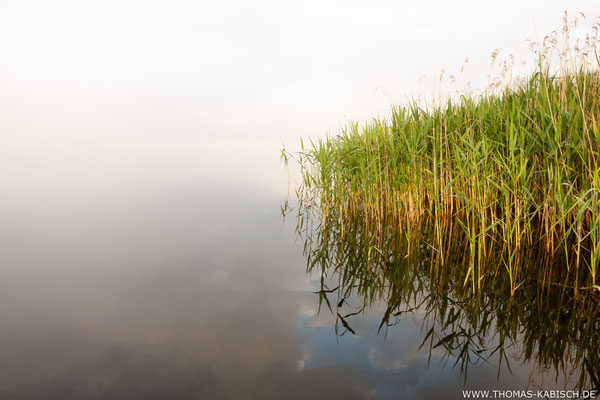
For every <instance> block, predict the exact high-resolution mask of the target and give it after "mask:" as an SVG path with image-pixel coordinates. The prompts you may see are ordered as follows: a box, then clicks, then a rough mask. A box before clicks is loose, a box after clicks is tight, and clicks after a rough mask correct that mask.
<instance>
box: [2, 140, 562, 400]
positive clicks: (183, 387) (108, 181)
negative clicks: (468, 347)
mask: <svg viewBox="0 0 600 400" xmlns="http://www.w3.org/2000/svg"><path fill="white" fill-rule="evenodd" d="M278 147H279V144H278V143H275V144H271V143H258V144H251V143H225V144H198V145H189V144H188V145H147V146H133V145H102V146H98V145H81V146H61V145H56V146H52V145H48V146H44V147H37V148H32V147H27V146H21V147H19V146H13V147H6V148H4V150H3V152H4V153H5V155H4V156H3V158H2V160H1V161H0V167H1V168H0V180H1V181H2V182H3V199H2V207H1V208H0V244H1V247H2V251H1V253H0V273H1V276H2V278H1V279H0V321H2V322H1V325H0V354H1V355H2V356H1V357H0V398H10V399H38V398H52V399H87V398H90V399H137V398H140V399H166V398H173V399H175V398H177V399H183V398H220V399H237V398H256V399H265V398H273V399H280V398H299V399H300V398H301V399H304V398H328V399H330V398H344V399H351V398H357V399H363V398H395V399H432V398H462V396H461V392H460V391H461V390H462V389H463V388H476V389H495V388H516V389H526V388H527V387H528V382H529V381H530V378H531V376H532V375H531V374H532V372H531V368H530V366H529V365H527V364H525V365H521V364H520V362H519V361H518V360H519V354H512V357H513V358H514V359H515V360H517V361H516V362H513V363H512V364H511V368H512V374H511V373H510V372H509V371H508V370H507V369H506V368H505V367H503V368H501V369H500V371H498V367H497V362H494V361H493V360H491V361H490V362H489V363H486V362H480V363H478V364H477V365H474V366H472V367H471V368H470V369H469V373H468V379H467V380H466V383H465V381H464V376H463V375H462V374H461V371H460V369H459V368H454V369H453V368H452V364H453V363H452V362H451V363H449V365H446V367H444V366H443V365H444V363H443V362H442V361H443V359H444V354H443V352H442V351H441V350H440V349H439V348H438V349H433V350H431V351H430V350H428V349H426V348H422V349H421V350H418V348H419V346H420V345H421V343H422V341H423V338H424V334H425V332H424V331H423V329H422V324H423V316H422V315H421V314H419V313H418V312H416V313H412V314H407V315H406V316H405V317H403V318H401V320H400V321H399V323H398V324H397V325H396V326H394V327H392V328H390V329H388V330H387V333H386V334H384V333H381V334H379V335H378V334H377V328H378V326H379V323H380V319H381V315H382V313H383V311H384V307H377V306H374V307H373V308H371V309H370V310H368V311H367V312H365V313H364V314H360V315H357V316H354V317H353V322H352V323H353V325H352V329H353V330H354V331H355V333H356V334H355V335H353V334H350V333H349V332H348V333H347V334H345V335H343V336H340V335H339V333H341V332H340V331H339V330H338V334H336V332H335V322H336V319H335V317H334V316H333V315H332V314H331V313H330V312H329V310H327V309H321V312H320V313H319V314H318V313H317V311H318V307H319V297H318V295H316V294H315V293H314V292H315V291H317V290H319V288H320V282H319V278H320V277H319V276H316V275H314V274H313V275H307V274H306V259H305V256H304V255H303V251H302V243H298V242H296V240H295V232H294V230H295V223H296V221H295V220H293V219H288V220H286V222H285V223H284V224H282V218H281V215H280V205H281V203H282V202H283V200H284V199H285V196H286V190H287V177H286V176H285V171H284V169H283V167H282V166H281V165H280V163H279V153H278ZM513 353H515V351H513ZM509 355H510V352H509ZM533 375H534V376H535V377H538V375H539V374H538V373H537V372H535V373H534V374H533ZM547 375H548V377H547V378H544V376H541V378H543V379H537V380H536V385H539V384H540V382H542V383H543V384H544V385H545V386H544V387H546V388H552V387H559V386H560V382H558V383H555V382H554V380H553V375H552V374H547ZM498 377H499V382H497V378H498ZM530 386H531V385H530ZM533 387H536V386H533Z"/></svg>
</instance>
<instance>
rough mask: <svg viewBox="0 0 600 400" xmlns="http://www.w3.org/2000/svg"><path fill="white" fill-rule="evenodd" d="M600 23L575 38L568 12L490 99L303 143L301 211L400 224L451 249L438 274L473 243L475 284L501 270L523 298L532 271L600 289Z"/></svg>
mask: <svg viewBox="0 0 600 400" xmlns="http://www.w3.org/2000/svg"><path fill="white" fill-rule="evenodd" d="M598 27H600V24H598V23H597V22H596V23H595V24H594V27H593V34H592V35H588V36H587V37H586V40H585V43H582V42H581V41H578V42H577V43H576V44H575V46H573V45H572V44H571V43H572V39H571V38H570V36H569V32H570V31H569V28H570V25H569V22H568V21H567V19H566V16H565V26H564V27H563V29H562V30H560V31H556V32H553V33H552V34H550V35H548V36H546V38H544V40H543V41H542V42H541V43H539V44H533V45H532V46H531V49H532V52H533V53H532V54H534V55H535V57H536V58H537V60H538V61H537V71H536V72H535V73H533V74H532V75H530V76H528V77H526V78H525V79H520V80H519V79H515V78H513V77H512V74H510V71H508V70H507V68H506V65H505V68H503V70H502V73H503V77H504V80H498V79H496V80H494V81H492V83H491V86H490V87H489V88H488V90H487V91H486V92H484V93H483V94H482V95H481V96H478V97H476V96H472V95H462V96H460V97H457V98H456V99H454V100H449V101H447V102H445V103H444V104H440V105H438V106H436V107H429V108H422V107H420V106H419V105H418V104H417V103H416V102H414V103H411V104H408V105H406V106H400V107H394V108H393V110H392V113H391V116H390V117H389V118H378V119H373V120H370V121H368V122H366V123H364V124H363V125H359V124H358V123H350V124H348V125H347V126H345V127H343V128H342V129H341V131H340V132H339V134H338V135H336V136H334V137H326V138H323V139H321V140H318V141H316V142H311V143H310V144H309V145H308V146H307V147H306V148H304V146H303V150H302V151H301V152H299V153H297V154H295V155H294V157H295V158H296V160H297V161H298V163H299V165H300V166H301V170H302V185H301V186H300V188H299V189H298V190H297V195H298V198H299V212H300V213H303V212H305V211H306V210H311V211H310V212H311V213H313V212H317V211H316V210H318V213H320V214H321V216H322V217H323V218H320V219H319V220H320V221H321V222H322V223H326V221H327V218H326V217H327V215H328V213H331V212H333V211H334V212H335V213H336V214H337V215H344V216H350V217H358V216H360V217H361V220H362V221H363V223H364V224H365V226H366V228H367V230H366V231H367V232H370V234H371V235H373V238H376V239H374V240H375V241H377V240H385V237H384V236H385V232H386V229H387V228H388V227H389V226H394V227H395V228H397V229H400V230H401V231H402V232H404V236H405V239H406V240H408V241H412V242H418V243H422V244H423V245H426V246H428V247H430V248H431V249H433V250H434V251H435V252H436V254H438V255H439V256H438V257H435V262H434V263H432V264H431V267H430V269H431V271H430V272H431V273H432V276H433V277H437V279H443V274H444V267H445V265H446V264H447V261H448V258H449V257H451V254H456V251H452V252H450V251H449V249H450V248H453V249H456V248H457V246H459V247H460V248H461V249H462V252H463V254H464V256H463V257H462V259H463V264H464V278H463V284H464V285H465V286H469V287H470V288H471V290H472V291H473V292H476V291H479V290H481V288H482V286H483V285H484V284H485V282H486V280H489V279H494V278H495V277H497V276H498V275H499V274H503V275H506V276H507V277H508V281H509V282H510V292H511V294H513V295H514V293H515V291H516V290H518V288H519V287H520V286H521V285H522V284H523V282H525V281H527V280H536V281H539V282H542V283H543V285H545V287H546V288H547V289H548V290H549V289H551V287H553V286H554V285H561V286H566V287H570V288H572V289H573V290H574V291H575V293H577V292H578V291H580V290H584V289H585V290H595V289H600V286H598V283H599V281H600V277H599V276H598V275H599V271H598V269H599V266H600V231H599V229H600V176H599V173H600V171H599V164H598V163H599V159H600V154H599V145H600V73H599V72H598V71H599V67H600V59H599V57H598V54H597V52H596V47H597V44H598V42H599V41H598ZM560 39H562V41H561V40H560ZM507 76H510V79H509V80H508V81H507V79H506V77H507ZM501 82H504V83H501ZM344 218H345V217H344ZM324 228H326V227H324ZM342 238H343V234H342ZM342 240H343V239H342ZM408 248H409V249H410V248H411V246H408ZM532 257H535V259H536V260H537V262H535V263H532V262H531V258H532Z"/></svg>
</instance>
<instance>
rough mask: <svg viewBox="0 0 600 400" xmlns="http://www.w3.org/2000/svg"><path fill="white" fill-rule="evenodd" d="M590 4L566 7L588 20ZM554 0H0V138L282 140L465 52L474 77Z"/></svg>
mask: <svg viewBox="0 0 600 400" xmlns="http://www.w3.org/2000/svg"><path fill="white" fill-rule="evenodd" d="M594 4H595V3H594V2H592V1H577V2H571V3H570V4H569V6H568V7H567V8H566V10H567V11H568V12H569V14H570V16H571V17H575V16H576V15H577V13H578V12H584V13H586V15H587V17H588V21H591V20H594V19H595V18H596V17H597V15H595V11H594ZM540 10H543V11H540ZM564 11H565V5H564V2H558V1H554V2H531V3H530V2H522V1H519V2H518V1H512V2H503V3H499V2H498V3H493V4H489V3H485V4H484V3H480V2H467V1H465V2H459V3H452V4H449V3H440V4H436V3H433V2H418V3H415V4H404V3H403V4H400V3H396V2H392V1H377V2H370V3H368V4H367V3H364V4H363V3H360V2H357V1H329V2H321V1H311V2H304V3H281V2H274V1H260V2H252V3H247V2H216V1H214V2H213V1H205V2H200V3H196V2H191V1H175V2H169V3H166V2H158V1H153V2H145V1H127V2H116V1H108V2H102V3H91V2H79V1H57V2H51V3H50V2H43V1H4V2H2V4H1V5H0V129H2V132H3V134H2V135H1V137H0V144H2V145H18V144H36V145H43V146H46V145H50V144H52V145H60V144H61V143H62V144H69V143H78V144H90V145H97V144H101V143H121V144H123V143H129V144H145V143H154V144H160V143H167V142H171V143H172V142H177V143H186V142H223V141H225V142H227V141H238V142H243V141H251V142H260V141H264V142H272V141H280V140H281V139H283V140H284V141H285V142H286V143H295V142H297V140H298V138H299V137H301V136H302V137H307V136H311V137H314V136H318V135H323V134H325V133H327V132H335V131H336V130H337V128H338V126H339V125H340V123H343V121H344V120H346V119H350V120H363V119H365V118H368V117H373V116H376V115H378V114H385V113H387V112H388V109H389V105H390V104H391V103H393V104H398V103H402V102H405V101H406V99H407V98H412V97H416V96H419V95H423V94H425V95H426V94H429V93H431V92H432V90H433V83H432V81H433V79H432V78H433V76H434V75H435V74H439V73H440V71H441V70H442V69H444V70H445V71H446V73H447V74H455V75H458V72H459V70H460V68H461V66H463V64H464V60H465V59H466V58H467V57H468V58H469V60H470V63H469V65H467V66H466V72H465V80H469V81H471V82H473V85H474V86H475V87H481V86H482V84H483V83H484V82H485V80H486V77H487V73H488V69H489V61H490V54H491V52H492V51H493V50H494V49H496V48H502V49H503V50H504V51H505V52H506V53H513V54H515V56H516V57H519V56H520V55H521V54H522V53H523V51H524V49H525V47H526V43H525V40H526V39H535V34H536V31H537V33H538V34H540V35H542V34H545V33H547V32H549V31H550V30H552V29H556V28H560V26H561V24H562V17H563V12H564ZM422 77H426V78H427V79H426V80H425V81H423V80H422V79H421V78H422Z"/></svg>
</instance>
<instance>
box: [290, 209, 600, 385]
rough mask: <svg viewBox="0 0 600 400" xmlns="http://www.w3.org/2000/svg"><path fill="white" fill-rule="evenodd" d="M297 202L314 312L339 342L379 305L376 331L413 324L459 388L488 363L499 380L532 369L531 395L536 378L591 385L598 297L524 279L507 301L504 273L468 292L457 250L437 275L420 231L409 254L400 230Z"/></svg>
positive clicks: (597, 344)
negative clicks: (457, 376)
mask: <svg viewBox="0 0 600 400" xmlns="http://www.w3.org/2000/svg"><path fill="white" fill-rule="evenodd" d="M302 201H303V199H302V198H300V206H301V210H303V211H301V212H299V213H298V226H297V233H298V234H299V236H300V237H301V238H302V239H303V241H304V252H305V255H306V257H307V270H308V272H309V273H311V274H313V275H314V274H316V275H317V276H318V277H319V278H320V288H319V290H317V291H316V293H317V294H318V298H319V309H320V310H321V308H327V309H328V310H329V311H330V312H331V313H332V314H333V315H334V316H335V318H336V324H335V331H336V333H337V334H338V335H340V336H344V335H347V334H356V332H355V330H354V328H353V320H354V319H355V318H359V316H360V315H362V314H364V313H365V312H368V311H369V309H371V308H373V307H383V309H384V312H383V313H382V317H381V319H380V323H379V328H378V330H379V332H385V334H386V335H387V334H388V332H389V330H390V329H392V327H393V326H394V325H397V324H399V323H400V322H401V321H403V319H404V318H406V317H407V316H408V315H412V316H418V317H419V318H422V321H423V322H422V329H421V336H422V338H421V348H422V349H425V350H427V351H428V353H429V357H430V358H431V355H432V354H434V353H437V354H439V352H440V350H441V351H442V355H441V359H442V361H443V364H444V365H446V366H450V367H455V368H459V369H460V371H461V374H462V377H463V379H464V381H465V382H466V381H467V377H468V373H469V370H470V368H471V369H473V367H474V366H479V365H482V364H487V363H490V362H493V363H494V364H495V365H496V367H497V370H498V376H499V375H500V371H501V370H503V369H507V370H508V371H509V372H510V371H512V369H513V368H514V365H513V364H514V362H511V359H515V360H516V361H518V362H519V363H526V364H528V365H530V366H531V368H530V369H531V375H530V379H529V384H530V385H533V386H535V387H540V386H542V385H543V382H537V381H536V379H534V372H536V371H542V372H544V375H548V376H552V377H553V378H554V379H555V380H556V382H557V383H558V384H559V385H560V386H563V387H577V388H581V389H589V388H599V387H600V319H599V317H598V316H599V315H600V314H599V311H600V293H599V292H598V291H597V290H594V291H592V290H587V291H579V293H576V292H575V291H574V290H572V288H569V287H563V286H560V285H554V286H553V287H551V288H549V287H548V282H539V281H535V280H531V281H528V282H525V283H523V284H522V287H521V288H520V289H519V290H517V291H516V292H515V293H514V296H511V291H510V282H504V281H503V280H502V279H503V278H502V277H504V276H505V275H506V274H492V276H490V277H488V284H486V285H484V286H483V289H482V290H481V291H480V292H477V293H475V294H474V293H473V292H472V291H471V290H469V287H466V288H465V284H464V269H462V268H461V267H462V263H461V262H460V258H461V252H460V246H457V248H458V250H457V251H456V253H455V254H450V255H448V254H446V255H444V256H443V258H444V260H445V261H446V262H445V263H444V264H443V267H440V263H439V260H440V258H441V256H440V255H439V254H437V253H436V250H435V249H434V248H433V247H431V246H428V245H427V242H428V237H427V234H426V233H423V232H418V233H415V232H412V233H411V234H412V235H416V236H414V237H419V240H418V241H415V240H413V241H411V243H419V245H418V246H417V245H413V246H411V245H409V241H408V240H407V238H406V236H405V234H404V232H400V231H398V230H396V229H393V228H391V227H389V226H388V227H386V226H385V224H382V225H379V226H377V227H373V226H369V221H366V220H365V219H364V218H361V216H360V215H355V216H350V215H349V213H336V212H335V210H333V209H331V208H329V209H328V212H327V213H326V215H325V216H323V215H321V214H320V212H318V211H316V209H315V208H314V207H311V206H310V205H309V206H305V207H304V208H302ZM340 214H341V215H340ZM390 226H391V225H390ZM414 237H413V238H414ZM455 239H456V240H458V239H459V236H455ZM450 240H452V238H450ZM447 260H456V262H452V261H450V262H448V261H447ZM531 262H535V261H534V260H532V261H531ZM521 389H522V388H521Z"/></svg>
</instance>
